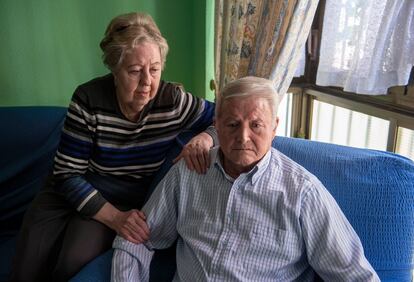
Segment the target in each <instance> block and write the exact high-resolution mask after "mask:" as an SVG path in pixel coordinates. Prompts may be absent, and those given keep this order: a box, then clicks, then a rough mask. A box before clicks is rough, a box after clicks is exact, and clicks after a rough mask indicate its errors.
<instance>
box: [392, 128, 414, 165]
mask: <svg viewBox="0 0 414 282" xmlns="http://www.w3.org/2000/svg"><path fill="white" fill-rule="evenodd" d="M395 151H396V153H398V154H400V155H403V156H405V157H407V158H410V159H412V160H414V130H410V129H407V128H404V127H399V128H398V136H397V145H396V150H395Z"/></svg>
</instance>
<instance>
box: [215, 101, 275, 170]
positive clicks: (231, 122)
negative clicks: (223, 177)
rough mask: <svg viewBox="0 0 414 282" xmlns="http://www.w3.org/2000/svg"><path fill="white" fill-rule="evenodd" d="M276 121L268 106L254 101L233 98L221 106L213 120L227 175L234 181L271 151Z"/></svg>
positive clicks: (263, 102)
mask: <svg viewBox="0 0 414 282" xmlns="http://www.w3.org/2000/svg"><path fill="white" fill-rule="evenodd" d="M277 123H278V120H275V121H274V120H272V112H271V107H270V105H269V103H268V102H267V101H266V100H264V99H258V98H255V97H248V98H240V97H234V98H230V99H228V100H226V101H224V102H223V104H222V108H221V113H220V114H219V116H218V117H217V119H216V122H215V127H216V129H217V134H218V138H219V141H220V149H221V151H222V153H223V155H224V159H223V166H224V169H225V170H226V172H227V173H228V174H229V175H230V176H232V177H237V176H238V175H239V174H240V173H243V172H247V171H249V170H251V169H252V168H253V166H255V165H256V164H257V163H258V162H259V161H260V160H261V159H262V158H263V156H264V155H265V154H266V153H267V151H268V150H269V149H270V147H271V144H272V140H273V137H274V136H275V133H276V127H277Z"/></svg>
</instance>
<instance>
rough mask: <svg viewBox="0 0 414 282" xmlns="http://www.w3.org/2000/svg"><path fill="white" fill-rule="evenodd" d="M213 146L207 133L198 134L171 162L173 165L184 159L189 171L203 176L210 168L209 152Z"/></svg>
mask: <svg viewBox="0 0 414 282" xmlns="http://www.w3.org/2000/svg"><path fill="white" fill-rule="evenodd" d="M212 146H213V139H212V138H211V136H210V135H208V134H207V133H204V132H202V133H200V134H198V135H197V136H195V137H193V138H192V139H191V140H190V141H189V142H188V143H187V144H186V145H185V146H184V148H183V150H182V151H181V153H180V154H179V155H178V157H176V158H175V159H174V160H173V163H176V162H178V161H179V160H180V159H182V158H184V160H185V163H186V165H187V167H188V169H190V170H195V171H197V173H201V174H205V173H206V172H207V169H208V168H209V167H210V156H209V150H210V148H211V147H212Z"/></svg>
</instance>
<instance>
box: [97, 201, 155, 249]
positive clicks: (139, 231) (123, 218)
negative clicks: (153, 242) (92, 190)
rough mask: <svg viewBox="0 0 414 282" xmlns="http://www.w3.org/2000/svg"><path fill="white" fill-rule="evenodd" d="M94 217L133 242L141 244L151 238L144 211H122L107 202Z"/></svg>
mask: <svg viewBox="0 0 414 282" xmlns="http://www.w3.org/2000/svg"><path fill="white" fill-rule="evenodd" d="M93 218H94V219H95V220H97V221H100V222H102V223H103V224H105V225H107V226H108V227H110V228H111V229H113V230H115V231H116V233H117V234H118V235H120V236H122V237H123V238H125V239H126V240H128V241H130V242H132V243H135V244H140V243H143V242H145V241H147V240H148V238H149V229H148V226H147V223H146V221H145V220H146V218H145V214H144V213H143V212H142V211H139V210H129V211H125V212H124V211H120V210H118V209H117V208H115V207H114V206H113V205H111V204H110V203H108V202H107V203H105V204H104V205H103V207H102V208H101V209H100V210H99V211H98V212H97V213H96V214H95V216H94V217H93Z"/></svg>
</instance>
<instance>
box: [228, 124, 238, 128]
mask: <svg viewBox="0 0 414 282" xmlns="http://www.w3.org/2000/svg"><path fill="white" fill-rule="evenodd" d="M227 126H228V127H231V128H234V127H236V126H237V123H229V124H227Z"/></svg>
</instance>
